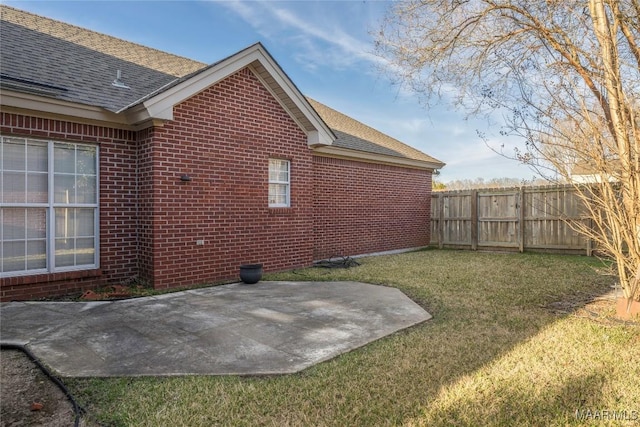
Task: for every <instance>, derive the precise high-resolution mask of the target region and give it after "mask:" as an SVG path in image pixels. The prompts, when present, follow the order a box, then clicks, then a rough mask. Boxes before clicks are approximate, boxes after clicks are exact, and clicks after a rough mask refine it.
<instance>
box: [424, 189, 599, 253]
mask: <svg viewBox="0 0 640 427" xmlns="http://www.w3.org/2000/svg"><path fill="white" fill-rule="evenodd" d="M586 212H587V211H586V208H585V206H584V204H583V202H582V200H581V199H580V198H579V197H578V196H577V195H576V193H575V190H574V189H573V188H572V187H571V186H554V187H522V188H512V189H480V190H473V191H450V192H446V191H445V192H434V193H432V202H431V214H432V215H431V236H432V238H431V244H433V245H435V244H437V245H438V246H439V247H463V248H469V249H473V250H475V249H478V248H509V249H513V250H519V251H521V252H522V251H525V250H527V249H536V250H545V249H548V250H554V251H558V250H559V251H572V252H575V251H585V252H586V253H587V254H588V255H591V251H592V248H591V242H589V241H588V240H587V239H586V238H584V237H583V236H582V235H581V234H580V233H578V232H577V231H575V230H574V229H572V228H571V226H570V223H571V222H578V221H580V222H583V223H584V224H589V221H590V220H589V218H588V217H587V216H586Z"/></svg>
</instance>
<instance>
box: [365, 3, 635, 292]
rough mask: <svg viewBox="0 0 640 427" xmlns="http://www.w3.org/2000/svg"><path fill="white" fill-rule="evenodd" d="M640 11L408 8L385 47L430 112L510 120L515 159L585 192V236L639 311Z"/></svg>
mask: <svg viewBox="0 0 640 427" xmlns="http://www.w3.org/2000/svg"><path fill="white" fill-rule="evenodd" d="M639 17H640V0H493V1H491V0H411V1H403V2H399V3H394V5H393V7H392V8H391V9H390V11H389V13H388V15H387V17H386V20H385V22H384V24H383V26H382V29H381V31H380V33H379V35H378V37H377V43H376V46H377V52H378V54H380V55H381V56H383V57H385V58H386V59H387V60H388V61H389V62H390V64H391V68H390V69H391V70H393V71H392V74H393V76H395V77H397V78H398V80H399V81H400V82H401V83H402V84H404V85H406V86H408V87H409V88H410V89H412V90H413V91H415V92H417V93H418V94H419V95H420V96H421V97H422V99H423V100H425V101H426V103H427V105H431V102H432V101H435V100H438V99H439V98H445V99H446V100H448V101H450V102H452V103H453V104H454V105H455V106H457V107H461V108H463V109H465V110H466V111H467V112H468V113H469V114H473V115H477V114H493V115H494V116H495V113H496V112H498V113H502V115H503V117H504V124H503V125H502V127H501V133H503V134H506V135H518V136H521V137H522V138H523V140H524V142H525V144H524V148H520V149H519V150H518V149H515V151H514V154H513V157H514V158H517V159H518V160H520V161H523V162H525V163H528V164H530V165H532V166H533V167H535V168H537V170H538V171H539V172H542V173H544V171H545V170H547V171H552V172H553V173H554V174H559V175H560V177H561V178H562V179H563V180H565V181H566V182H572V173H573V171H574V170H575V168H576V167H581V168H583V169H587V170H589V171H590V172H591V174H592V175H593V176H594V177H596V179H595V181H596V182H595V184H593V185H591V186H583V185H578V184H576V191H578V193H579V195H580V197H581V198H583V199H584V201H585V202H586V204H587V207H588V212H589V214H590V216H591V217H592V221H593V226H589V227H587V226H585V225H584V224H583V225H578V227H579V228H580V231H582V232H583V233H585V234H586V235H587V236H589V237H590V238H592V239H594V240H595V241H596V243H597V244H598V246H599V248H600V249H601V250H602V251H604V252H605V253H607V254H608V255H610V256H612V257H613V258H614V259H615V261H616V265H617V270H618V275H619V278H620V283H621V286H622V289H623V291H624V295H625V297H627V298H629V299H630V300H631V299H635V300H638V301H640V112H639V110H640V44H639V43H640V41H639V40H640V18H639Z"/></svg>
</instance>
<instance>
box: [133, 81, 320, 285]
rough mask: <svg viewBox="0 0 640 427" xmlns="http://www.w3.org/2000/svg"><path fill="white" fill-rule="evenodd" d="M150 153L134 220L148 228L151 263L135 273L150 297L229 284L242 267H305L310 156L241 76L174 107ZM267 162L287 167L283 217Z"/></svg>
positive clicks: (281, 113) (293, 127)
mask: <svg viewBox="0 0 640 427" xmlns="http://www.w3.org/2000/svg"><path fill="white" fill-rule="evenodd" d="M150 144H151V145H152V148H151V149H150V150H149V151H150V154H149V153H148V154H145V155H146V156H149V155H150V156H151V159H149V158H147V159H144V158H141V164H144V165H148V168H146V167H145V168H143V169H142V170H147V169H149V170H150V174H151V176H152V185H151V188H150V189H149V191H148V194H151V199H152V203H151V202H149V203H147V204H146V205H145V206H141V216H142V217H143V218H144V217H147V218H151V223H150V224H149V225H148V226H149V231H150V233H151V236H152V238H151V240H148V241H147V240H142V241H141V252H142V253H145V254H147V253H152V254H153V256H152V260H151V261H150V262H151V265H150V266H148V267H147V266H145V268H143V273H144V276H145V278H146V279H148V280H149V281H150V282H151V283H152V284H153V285H154V287H156V288H167V287H176V286H190V285H195V284H200V283H211V282H216V281H224V280H233V279H237V277H238V268H239V266H240V264H244V263H262V264H264V269H265V271H274V270H282V269H287V268H292V267H297V266H303V265H309V264H310V263H311V261H312V253H313V249H312V245H313V241H312V239H309V236H310V235H311V232H312V227H313V224H312V208H313V206H312V179H313V166H312V155H311V150H310V149H309V148H308V146H307V143H306V135H305V134H304V133H303V132H302V131H301V130H300V128H299V127H298V126H297V124H296V123H295V122H294V121H293V120H292V119H291V117H290V116H289V115H288V114H287V112H286V111H285V110H284V109H283V108H282V106H281V105H280V104H279V103H278V102H277V101H276V99H275V98H274V97H273V96H272V95H271V94H270V93H269V92H268V91H267V89H266V88H265V87H264V86H263V85H262V84H261V83H260V81H259V80H258V79H257V77H256V76H255V75H254V74H253V73H252V72H251V71H250V70H249V69H243V70H241V71H239V72H237V73H235V74H234V75H232V76H230V77H228V78H226V79H225V80H223V81H222V82H219V83H218V84H216V85H213V86H212V87H210V88H208V89H206V90H204V91H203V92H201V93H199V94H197V95H195V96H193V97H192V98H190V99H188V100H186V101H184V102H182V103H181V104H180V105H177V106H176V107H175V108H174V120H173V121H171V122H170V123H166V124H165V125H164V126H163V127H158V128H156V129H155V130H154V132H153V136H152V138H151V139H150ZM143 145H144V144H143ZM143 157H144V156H143ZM270 157H274V158H284V159H288V160H290V161H291V176H292V178H291V207H290V208H284V209H283V208H279V209H270V208H269V207H268V200H267V194H268V193H267V190H268V162H269V158H270ZM142 170H141V171H142ZM183 174H187V175H189V176H190V177H191V181H189V182H183V181H181V180H180V176H181V175H183ZM141 181H142V182H145V181H146V180H145V178H142V179H141ZM198 240H204V245H197V244H196V242H197V241H198ZM149 245H151V246H152V247H151V248H150V249H149V248H148V247H147V248H145V246H149ZM143 264H144V263H143Z"/></svg>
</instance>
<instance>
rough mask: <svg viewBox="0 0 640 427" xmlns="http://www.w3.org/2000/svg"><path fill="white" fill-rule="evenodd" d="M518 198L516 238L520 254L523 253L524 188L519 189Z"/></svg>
mask: <svg viewBox="0 0 640 427" xmlns="http://www.w3.org/2000/svg"><path fill="white" fill-rule="evenodd" d="M518 197H519V198H520V200H519V204H518V208H519V209H520V211H519V212H518V214H519V215H518V227H519V229H518V231H519V234H520V235H519V236H518V240H520V248H519V250H520V253H522V252H524V237H525V235H524V227H525V222H524V219H525V211H524V187H520V193H519V196H518Z"/></svg>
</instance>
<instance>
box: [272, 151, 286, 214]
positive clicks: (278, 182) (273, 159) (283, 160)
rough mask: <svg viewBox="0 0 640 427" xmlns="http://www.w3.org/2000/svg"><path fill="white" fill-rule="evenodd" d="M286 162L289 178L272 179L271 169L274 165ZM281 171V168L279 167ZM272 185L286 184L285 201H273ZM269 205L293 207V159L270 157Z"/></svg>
mask: <svg viewBox="0 0 640 427" xmlns="http://www.w3.org/2000/svg"><path fill="white" fill-rule="evenodd" d="M276 162H277V163H278V164H279V165H280V164H285V165H286V166H287V179H286V180H277V179H271V171H272V167H274V164H275V163H276ZM278 171H280V169H278ZM272 185H277V186H284V187H285V198H286V201H285V203H277V202H272V201H271V187H272ZM268 199H269V207H270V208H288V207H291V161H290V160H287V159H278V158H270V159H269V195H268Z"/></svg>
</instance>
